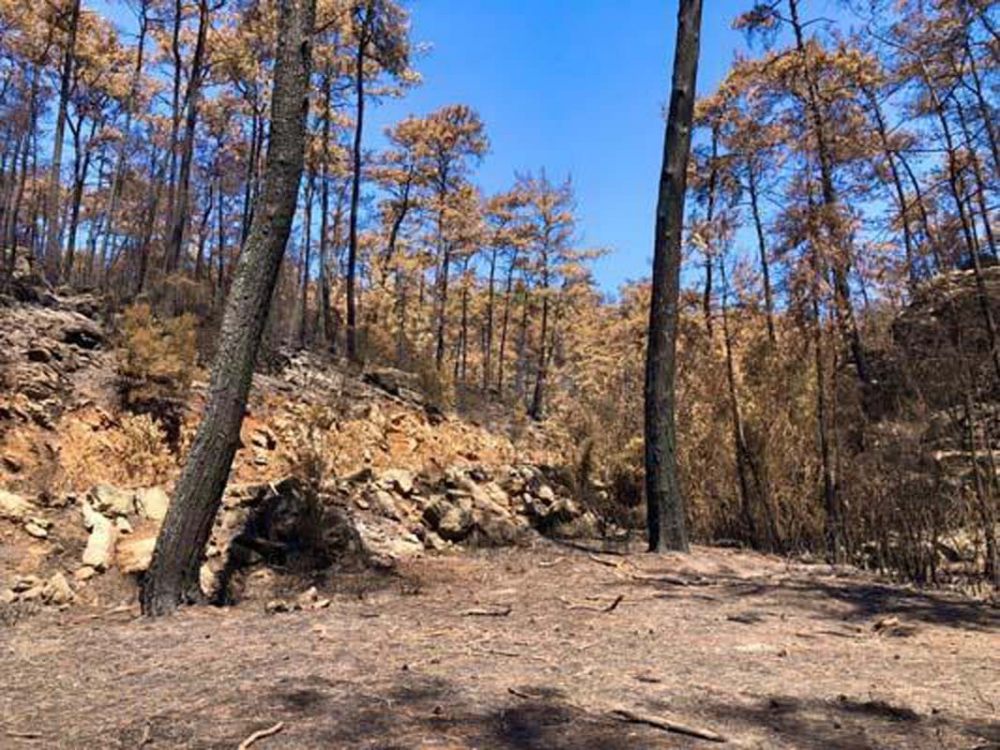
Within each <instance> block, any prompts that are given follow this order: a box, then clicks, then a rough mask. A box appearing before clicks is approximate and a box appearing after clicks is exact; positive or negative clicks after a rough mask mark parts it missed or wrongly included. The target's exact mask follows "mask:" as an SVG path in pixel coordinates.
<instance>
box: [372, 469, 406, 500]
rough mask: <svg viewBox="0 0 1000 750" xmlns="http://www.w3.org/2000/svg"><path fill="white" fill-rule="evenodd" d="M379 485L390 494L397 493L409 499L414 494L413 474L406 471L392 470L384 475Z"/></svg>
mask: <svg viewBox="0 0 1000 750" xmlns="http://www.w3.org/2000/svg"><path fill="white" fill-rule="evenodd" d="M379 485H380V486H381V487H382V489H385V490H388V491H390V492H392V491H395V492H398V493H399V494H401V495H402V496H403V497H408V496H409V495H411V494H413V486H414V480H413V474H412V473H411V472H409V471H407V470H406V469H390V470H389V471H386V472H383V473H382V476H381V477H380V479H379Z"/></svg>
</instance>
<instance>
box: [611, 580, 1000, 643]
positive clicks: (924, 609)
mask: <svg viewBox="0 0 1000 750" xmlns="http://www.w3.org/2000/svg"><path fill="white" fill-rule="evenodd" d="M630 583H631V585H632V586H634V587H637V588H644V589H646V590H648V589H653V590H655V591H657V592H659V594H660V595H662V596H664V597H665V598H681V597H687V596H692V595H695V593H696V592H698V593H703V594H705V595H709V596H717V598H718V599H720V600H723V601H744V602H746V601H752V600H753V599H755V598H762V599H763V598H766V599H768V606H774V605H778V606H785V607H789V608H792V609H798V610H805V611H806V612H808V613H812V614H813V615H815V616H817V617H820V618H826V619H831V620H837V621H838V622H843V621H845V620H846V621H848V622H852V621H854V622H867V621H870V620H872V619H874V618H880V617H887V616H896V617H899V618H900V619H901V620H905V621H908V622H911V623H923V624H927V625H940V626H944V627H951V628H959V629H965V630H975V631H984V632H985V631H994V632H995V631H997V630H998V629H1000V608H998V607H996V606H995V605H992V604H988V603H984V602H977V601H974V600H971V599H966V598H963V597H961V596H960V595H956V594H951V593H948V592H941V591H929V590H916V589H910V588H903V587H898V586H889V585H884V584H880V583H875V582H870V581H859V580H857V579H853V580H852V579H829V578H823V579H818V578H813V579H793V580H782V579H775V578H770V577H766V576H764V577H759V578H744V577H739V576H735V575H729V574H727V573H722V574H709V575H698V576H691V575H684V574H683V573H681V574H678V573H677V571H676V570H673V569H664V570H662V571H657V570H652V571H648V572H647V573H646V574H644V576H643V577H642V578H641V579H638V580H635V581H632V582H630ZM615 585H620V583H619V584H615ZM709 592H710V593H709ZM838 605H847V607H848V610H847V611H846V612H845V611H844V610H843V608H842V606H838Z"/></svg>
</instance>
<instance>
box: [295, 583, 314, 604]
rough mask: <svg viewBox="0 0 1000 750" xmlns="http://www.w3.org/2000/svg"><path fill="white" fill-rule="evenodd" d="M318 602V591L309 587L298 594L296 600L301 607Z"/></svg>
mask: <svg viewBox="0 0 1000 750" xmlns="http://www.w3.org/2000/svg"><path fill="white" fill-rule="evenodd" d="M318 600H319V591H318V590H317V589H316V587H315V586H310V587H309V588H307V589H306V590H305V591H303V592H302V593H301V594H299V596H298V599H297V601H298V603H299V604H300V605H302V606H306V605H308V604H314V603H315V602H316V601H318Z"/></svg>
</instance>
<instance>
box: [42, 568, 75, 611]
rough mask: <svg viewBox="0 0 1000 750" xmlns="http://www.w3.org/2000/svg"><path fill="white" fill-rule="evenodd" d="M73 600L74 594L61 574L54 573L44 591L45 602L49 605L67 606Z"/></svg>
mask: <svg viewBox="0 0 1000 750" xmlns="http://www.w3.org/2000/svg"><path fill="white" fill-rule="evenodd" d="M75 598H76V594H74V593H73V589H72V588H70V585H69V581H67V580H66V576H64V575H63V574H62V573H56V574H55V575H53V576H52V577H51V578H50V579H49V582H48V584H46V590H45V600H46V601H47V602H48V603H49V604H55V605H60V604H69V603H70V602H71V601H73V599H75Z"/></svg>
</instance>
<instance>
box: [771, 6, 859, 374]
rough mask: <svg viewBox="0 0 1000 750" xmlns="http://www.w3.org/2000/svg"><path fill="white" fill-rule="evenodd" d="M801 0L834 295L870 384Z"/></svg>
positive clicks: (794, 12) (796, 25)
mask: <svg viewBox="0 0 1000 750" xmlns="http://www.w3.org/2000/svg"><path fill="white" fill-rule="evenodd" d="M798 1H799V0H788V6H789V10H790V12H791V21H792V28H793V30H794V32H795V44H796V49H797V50H798V53H799V57H800V58H801V61H802V68H803V75H804V76H805V79H806V89H807V92H808V98H807V104H808V106H807V110H808V115H809V118H810V120H811V122H812V129H813V135H814V136H815V138H816V151H817V156H818V157H819V169H820V186H821V188H822V193H823V205H824V208H825V211H824V214H823V217H824V224H825V225H826V228H827V232H828V233H829V235H830V240H831V243H832V245H833V247H834V248H836V250H837V252H838V254H839V255H838V257H834V258H832V259H831V261H832V263H831V265H832V267H833V276H834V299H835V300H836V303H837V307H838V315H837V320H838V322H839V323H840V325H841V333H842V335H843V336H844V338H845V340H846V341H847V344H848V346H849V347H850V349H851V355H852V357H853V358H854V365H855V367H856V368H857V375H858V379H859V380H860V381H861V384H862V385H864V386H870V385H871V384H872V382H873V380H872V374H871V372H870V369H869V366H868V358H867V355H866V353H865V349H864V346H863V344H862V342H861V333H860V331H859V330H858V326H857V321H856V320H855V317H854V306H853V305H852V304H851V288H850V282H849V276H850V267H851V254H852V253H851V247H850V243H849V242H848V241H847V238H846V237H845V236H844V232H843V227H842V226H841V220H840V215H839V211H840V199H839V198H838V196H837V190H836V187H835V186H834V182H833V159H832V157H831V153H830V148H829V145H828V143H827V134H826V124H825V118H824V114H823V112H822V111H821V110H820V103H819V99H820V96H819V88H818V85H817V83H816V78H815V76H814V74H813V69H812V65H811V63H810V61H809V54H808V51H807V50H806V45H805V40H804V38H803V34H802V23H801V22H800V21H799V10H798Z"/></svg>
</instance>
